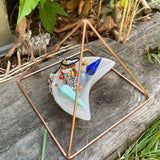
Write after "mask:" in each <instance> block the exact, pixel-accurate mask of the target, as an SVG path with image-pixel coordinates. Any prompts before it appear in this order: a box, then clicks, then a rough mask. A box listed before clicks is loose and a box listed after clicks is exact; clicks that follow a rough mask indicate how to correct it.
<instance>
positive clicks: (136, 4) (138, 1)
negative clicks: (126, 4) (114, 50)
mask: <svg viewBox="0 0 160 160" xmlns="http://www.w3.org/2000/svg"><path fill="white" fill-rule="evenodd" d="M140 2H141V0H136V2H135V4H134V8H133V11H132V15H131V18H130V19H131V22H130V25H129V28H128V31H127V34H126V36H125V38H124V40H123V45H124V44H125V42H126V40H127V37H128V35H129V33H130V30H131V26H132V23H133V19H134V16H135V13H136V10H137V8H138V6H139V3H140Z"/></svg>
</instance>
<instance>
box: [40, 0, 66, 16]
mask: <svg viewBox="0 0 160 160" xmlns="http://www.w3.org/2000/svg"><path fill="white" fill-rule="evenodd" d="M43 7H45V8H46V9H47V10H49V11H52V12H54V13H56V14H60V15H64V16H67V13H66V12H65V11H64V10H63V8H62V7H61V6H60V5H59V4H58V3H57V2H54V1H51V0H46V2H45V4H44V6H43Z"/></svg>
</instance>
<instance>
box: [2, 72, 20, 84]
mask: <svg viewBox="0 0 160 160" xmlns="http://www.w3.org/2000/svg"><path fill="white" fill-rule="evenodd" d="M20 75H21V73H19V74H17V75H15V76H12V77H10V78H7V79H4V80H2V81H1V80H0V83H4V82H6V81H9V80H11V79H14V78H16V77H18V76H20Z"/></svg>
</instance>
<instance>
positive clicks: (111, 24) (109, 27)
mask: <svg viewBox="0 0 160 160" xmlns="http://www.w3.org/2000/svg"><path fill="white" fill-rule="evenodd" d="M116 27H117V25H116V24H115V23H114V21H113V19H112V18H111V17H110V16H107V18H106V20H105V21H104V23H103V25H102V26H101V27H100V28H99V29H98V32H103V31H106V30H107V31H110V30H112V29H113V28H116Z"/></svg>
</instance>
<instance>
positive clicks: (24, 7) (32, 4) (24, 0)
mask: <svg viewBox="0 0 160 160" xmlns="http://www.w3.org/2000/svg"><path fill="white" fill-rule="evenodd" d="M39 1H40V0H20V5H19V12H18V20H17V24H18V23H19V22H20V21H21V19H22V18H23V17H25V16H26V15H29V14H30V13H31V12H32V10H33V9H35V8H36V6H37V5H38V2H39Z"/></svg>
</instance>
